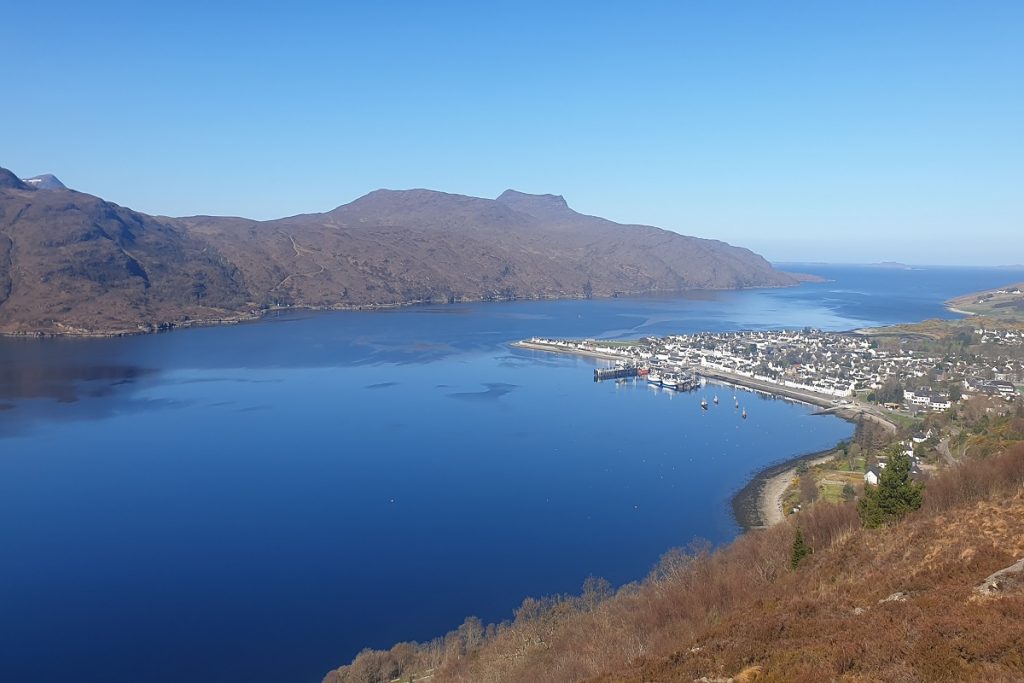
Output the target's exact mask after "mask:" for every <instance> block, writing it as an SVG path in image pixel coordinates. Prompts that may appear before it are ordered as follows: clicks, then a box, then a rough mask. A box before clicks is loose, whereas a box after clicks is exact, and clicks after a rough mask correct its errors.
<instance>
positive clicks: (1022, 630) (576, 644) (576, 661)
mask: <svg viewBox="0 0 1024 683" xmlns="http://www.w3.org/2000/svg"><path fill="white" fill-rule="evenodd" d="M797 522H798V523H799V525H800V527H801V529H802V531H803V535H804V538H805V540H806V541H807V542H808V543H809V544H810V546H811V547H812V548H813V551H814V553H813V555H811V556H810V557H807V558H806V559H804V560H803V562H801V564H800V567H799V569H797V570H795V571H793V570H791V569H790V559H791V557H790V551H791V548H792V545H793V539H794V535H795V525H796V523H797ZM1022 557H1024V443H1011V444H1010V445H1009V446H1007V447H1006V448H1005V449H1004V451H1003V452H1002V453H1001V454H999V455H996V456H993V457H988V458H984V459H969V460H968V461H966V462H965V463H964V464H962V465H960V466H958V467H956V468H953V469H951V470H948V471H946V472H944V473H942V474H941V475H939V476H936V477H934V478H933V479H932V480H931V481H930V482H929V484H928V487H927V490H926V495H925V502H924V506H923V507H922V508H921V509H920V510H919V511H917V512H915V513H913V514H911V515H909V516H908V517H907V518H906V519H905V520H904V521H903V522H901V523H899V524H897V525H894V526H889V527H886V528H882V529H876V530H867V529H861V528H860V526H859V524H858V519H857V513H856V511H855V508H854V506H853V505H852V504H843V505H833V504H826V503H819V504H816V505H814V506H811V507H810V508H809V509H807V510H806V511H805V512H803V513H801V514H800V515H799V516H798V519H797V518H791V519H790V520H788V521H787V522H785V523H782V524H779V525H776V526H775V527H772V528H770V529H767V530H764V531H758V532H752V533H748V534H746V535H744V536H742V537H740V538H739V539H737V540H736V541H735V542H734V543H733V544H731V545H730V546H728V547H725V548H723V549H720V550H718V551H716V552H711V551H709V549H708V548H706V547H699V546H698V547H693V548H690V549H688V550H687V551H673V552H670V553H669V554H667V555H666V556H665V557H664V558H663V560H662V562H661V563H660V565H659V566H658V567H657V569H656V570H655V571H654V572H653V573H652V574H651V575H650V576H649V577H647V578H646V579H645V580H644V581H643V582H641V583H639V584H631V585H627V586H625V587H623V588H621V589H620V590H619V591H618V592H616V593H614V594H612V593H611V592H610V591H609V590H608V588H607V585H606V584H604V583H603V582H601V581H598V580H592V581H590V582H588V584H587V586H585V590H584V592H583V594H582V595H581V596H574V597H564V596H558V597H553V598H547V599H544V600H540V601H537V600H527V601H525V602H524V603H523V605H522V607H521V608H520V610H519V611H518V612H517V614H516V618H515V620H514V621H512V622H509V623H503V624H500V625H497V626H488V627H487V628H486V629H485V628H483V627H482V626H481V625H480V623H479V622H478V621H476V620H473V619H470V620H467V622H466V623H465V624H463V626H462V627H460V629H459V630H457V631H454V632H452V633H450V634H448V636H446V637H445V638H442V639H438V640H436V641H434V642H432V643H428V644H425V645H415V644H409V643H403V644H399V645H397V646H395V647H394V648H393V649H392V650H391V651H390V652H386V651H385V652H374V651H365V652H363V653H361V654H360V655H359V656H358V657H357V658H356V660H355V661H354V662H353V664H352V665H351V666H348V667H342V668H341V669H339V670H337V671H333V672H331V673H329V674H328V675H327V677H326V678H325V679H324V680H325V683H350V682H359V683H368V682H374V683H377V682H384V681H391V680H396V679H397V680H402V681H408V680H431V681H433V682H434V683H440V682H442V681H460V682H463V681H464V682H469V681H472V682H474V683H497V682H498V681H502V682H518V681H521V682H523V683H526V682H530V683H545V682H552V683H554V682H556V681H557V682H559V683H563V682H565V681H595V682H600V683H612V682H621V683H626V682H629V683H641V682H659V683H666V682H669V681H696V680H701V681H718V680H720V681H727V680H757V681H797V682H799V681H821V680H838V681H879V680H884V681H963V680H979V681H982V680H984V681H1020V680H1024V592H1022V591H1021V590H1020V588H1019V586H1020V583H1019V582H1018V583H1017V584H1016V586H1017V587H1012V585H1011V588H1009V589H1007V590H1006V591H1005V592H1003V593H1000V594H997V595H996V596H995V597H991V596H981V595H979V594H977V593H976V592H975V591H974V590H973V589H974V587H975V586H976V585H978V584H979V583H980V582H982V581H983V580H984V579H985V578H986V577H987V576H989V575H990V574H992V573H993V572H995V571H997V570H999V569H1002V568H1004V567H1007V566H1008V565H1011V564H1013V563H1014V562H1015V561H1016V560H1018V559H1020V558H1022Z"/></svg>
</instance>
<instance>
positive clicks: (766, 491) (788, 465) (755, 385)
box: [511, 341, 898, 532]
mask: <svg viewBox="0 0 1024 683" xmlns="http://www.w3.org/2000/svg"><path fill="white" fill-rule="evenodd" d="M511 346H513V347H514V348H521V349H527V350H532V351H543V352H545V353H561V354H564V355H570V356H584V357H587V358H597V359H600V360H622V358H621V357H619V356H614V355H611V354H602V353H598V352H594V351H585V350H580V349H567V348H562V347H558V346H551V345H548V344H537V343H533V342H528V341H518V342H513V343H512V344H511ZM698 372H699V373H700V374H701V375H702V376H704V377H705V378H708V379H710V380H712V381H714V382H717V383H720V384H726V385H736V386H739V387H743V388H744V389H750V390H753V391H761V392H764V393H767V394H770V395H772V396H775V397H778V398H782V399H784V400H791V401H797V402H799V403H804V404H807V405H813V406H818V407H820V408H823V410H822V411H819V412H818V413H817V414H819V415H821V414H831V415H835V416H836V417H838V418H840V419H843V420H846V421H847V422H851V423H853V424H854V425H856V424H858V422H859V421H860V420H861V419H868V420H872V421H873V422H876V423H878V424H880V425H882V426H883V427H885V428H886V429H888V430H889V431H891V432H893V433H895V432H896V431H897V430H898V427H897V425H896V424H895V423H894V422H890V421H889V420H888V419H886V418H885V417H884V416H883V415H880V414H878V413H876V412H874V411H873V410H871V409H870V408H868V407H867V406H864V405H862V404H860V403H858V402H851V403H848V404H845V405H842V404H840V405H836V404H834V403H832V401H833V400H834V398H833V397H831V396H827V395H825V394H812V393H810V392H808V391H803V390H800V389H793V388H791V387H785V386H781V385H778V384H774V383H772V382H763V381H761V380H756V379H753V378H750V377H745V376H743V375H734V374H732V373H729V372H724V371H721V370H705V369H698ZM841 443H843V442H842V441H839V442H837V443H836V444H835V445H834V446H831V447H830V448H826V449H824V450H819V451H812V452H809V453H802V454H800V455H796V456H793V457H791V458H787V459H785V460H782V461H780V462H776V463H774V464H770V465H768V466H767V467H765V468H763V469H761V470H760V471H758V472H757V473H755V474H754V476H753V477H751V479H750V481H748V482H747V483H746V484H745V485H744V486H743V488H741V489H740V490H739V491H737V492H736V493H735V494H733V496H732V499H731V501H730V506H731V507H732V512H733V517H734V518H735V520H736V523H737V524H739V526H740V528H741V529H742V530H743V532H747V531H750V530H751V529H763V528H766V527H769V526H772V525H773V524H776V523H778V522H780V521H783V520H784V519H785V515H784V514H783V512H782V497H783V496H784V495H785V492H786V489H787V488H789V483H790V482H791V481H792V479H793V476H794V475H795V474H796V468H797V467H798V466H799V465H800V464H801V463H807V464H808V465H815V464H819V463H820V462H825V461H827V460H828V459H829V458H831V457H832V455H831V454H832V452H833V451H835V450H836V448H838V447H839V444H841Z"/></svg>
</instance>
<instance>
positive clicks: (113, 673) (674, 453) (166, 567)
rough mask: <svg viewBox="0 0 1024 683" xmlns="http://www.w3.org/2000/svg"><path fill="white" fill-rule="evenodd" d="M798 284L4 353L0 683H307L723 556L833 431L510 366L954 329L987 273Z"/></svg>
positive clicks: (585, 366)
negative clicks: (712, 553)
mask: <svg viewBox="0 0 1024 683" xmlns="http://www.w3.org/2000/svg"><path fill="white" fill-rule="evenodd" d="M800 269H802V270H804V271H811V272H815V273H818V274H820V275H822V276H824V277H826V278H828V279H829V280H830V282H826V283H821V284H808V285H803V286H801V287H798V288H793V289H782V290H752V291H744V292H704V293H695V294H693V295H690V296H688V297H684V298H652V299H628V300H627V299H612V300H603V301H597V300H595V301H564V302H515V303H508V304H490V305H465V306H460V305H456V306H441V307H422V308H410V309H405V310H398V311H387V312H375V313H337V314H306V313H301V312H297V313H292V314H288V315H281V316H279V317H274V318H269V319H267V320H265V321H263V322H260V323H256V324H251V325H241V326H235V327H219V328H218V327H212V328H205V329H193V330H185V331H180V332H174V333H170V334H162V335H154V336H146V337H134V338H122V339H110V340H91V341H84V340H59V339H55V340H41V341H40V340H3V341H0V548H2V549H3V562H2V564H0V679H2V680H12V681H49V680H59V679H74V678H75V677H80V676H84V677H85V679H87V680H104V681H108V682H110V683H118V682H121V681H124V682H127V681H140V680H145V681H153V682H157V683H159V682H163V681H167V682H170V681H175V682H178V681H185V680H197V681H237V680H244V681H248V682H263V681H266V682H268V683H269V682H270V681H295V682H296V683H299V682H300V681H317V680H319V678H320V676H321V675H322V674H323V673H324V672H325V671H326V670H327V669H329V668H331V667H333V666H336V665H337V664H338V663H339V662H343V661H346V660H347V659H349V658H351V656H352V655H353V654H354V653H355V652H356V651H357V650H358V649H359V648H360V647H362V646H365V645H370V646H386V645H390V644H391V643H393V642H395V641H398V640H403V639H429V638H431V637H433V636H436V635H440V634H442V633H443V632H444V631H446V630H448V629H449V628H454V627H455V626H457V625H458V623H460V622H461V621H462V619H463V618H464V617H465V616H467V615H469V614H476V615H478V616H480V617H481V618H483V619H484V620H485V621H488V620H500V619H504V618H508V617H510V616H511V614H512V610H513V609H514V608H515V607H516V606H517V605H518V603H519V602H520V601H521V600H522V599H523V598H524V597H526V596H528V595H534V596H536V595H541V594H545V593H553V592H566V591H575V590H578V588H579V586H580V584H582V582H583V580H584V579H585V578H586V577H587V576H589V575H598V576H604V577H606V578H608V579H609V580H611V581H612V582H613V583H615V584H621V583H624V582H628V581H630V580H633V579H638V578H640V577H642V576H643V575H644V574H645V573H646V572H647V571H648V570H649V569H650V568H651V566H652V565H653V564H654V563H655V562H656V561H657V559H658V557H659V555H660V554H661V553H663V552H664V551H665V550H667V549H669V548H670V547H673V546H679V545H685V544H686V543H688V542H690V541H691V540H692V539H693V538H695V537H701V538H706V539H708V540H710V541H711V542H713V543H719V542H723V541H726V540H728V539H730V538H732V537H733V536H735V534H736V533H738V531H739V529H738V527H737V525H736V523H735V521H734V520H733V518H732V517H731V511H730V506H729V500H730V497H731V496H732V494H733V493H734V492H735V491H736V490H737V489H739V488H740V487H742V486H743V484H744V483H746V481H747V480H749V478H750V477H751V476H752V475H753V474H754V473H755V472H757V471H758V470H759V469H761V468H763V467H764V466H766V465H767V464H769V463H771V462H774V461H778V460H780V459H784V458H788V457H791V456H793V455H796V454H798V453H802V452H807V451H812V450H817V449H820V448H823V447H827V446H830V445H831V444H833V443H835V442H836V441H837V440H839V439H842V438H845V437H847V436H848V435H849V434H850V433H851V432H852V427H851V425H849V424H848V423H845V422H843V421H841V420H839V419H837V418H834V417H822V416H813V415H812V414H811V413H812V409H810V408H809V407H806V406H802V405H797V404H791V403H786V402H783V401H779V400H771V399H764V398H759V397H757V396H755V395H754V394H751V393H748V392H740V393H739V398H740V401H741V403H742V404H743V405H744V407H746V408H747V410H748V413H749V418H748V419H747V420H741V419H740V417H739V415H738V414H737V412H736V410H735V409H734V408H733V405H732V403H731V401H723V405H721V406H717V407H715V408H713V409H712V410H709V411H707V412H704V411H702V410H700V408H699V405H698V401H699V395H698V394H673V393H668V392H663V391H660V390H658V391H656V390H653V389H650V388H648V387H647V386H645V385H643V384H633V383H615V382H606V383H601V384H596V385H595V384H594V383H593V382H592V381H591V376H592V373H591V370H592V368H593V367H594V362H593V361H589V360H586V359H577V358H566V357H558V356H550V355H547V354H543V353H533V352H524V351H518V350H512V349H510V348H509V346H508V344H509V342H511V341H513V340H516V339H521V338H526V337H530V336H533V335H541V336H552V337H596V338H630V337H638V336H642V335H648V334H656V335H660V334H667V333H670V332H689V331H695V330H702V329H706V330H723V329H749V328H763V327H804V326H812V327H820V328H824V329H833V330H841V329H850V328H856V327H862V326H871V325H879V324H885V323H893V322H901V321H907V320H916V319H921V318H926V317H937V316H943V317H952V314H950V313H948V312H946V311H945V310H944V309H943V307H942V305H941V302H942V301H943V300H945V299H947V298H949V297H952V296H954V295H957V294H962V293H965V292H969V291H974V290H979V289H984V288H987V287H993V286H998V285H1002V284H1006V283H1008V282H1013V281H1019V280H1021V279H1024V277H1022V275H1024V274H1022V273H1021V271H1019V270H1018V271H1011V270H998V269H939V268H930V269H918V270H894V269H881V268H867V267H824V266H823V267H811V266H802V267H801V268H800Z"/></svg>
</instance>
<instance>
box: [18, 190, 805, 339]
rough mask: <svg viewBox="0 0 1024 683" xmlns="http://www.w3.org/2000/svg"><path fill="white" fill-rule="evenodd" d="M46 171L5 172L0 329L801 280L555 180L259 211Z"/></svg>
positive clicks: (126, 326)
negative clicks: (551, 189) (255, 214)
mask: <svg viewBox="0 0 1024 683" xmlns="http://www.w3.org/2000/svg"><path fill="white" fill-rule="evenodd" d="M54 180H56V179H54ZM56 182H57V183H59V181H56ZM43 184H44V183H43V182H42V181H40V182H39V183H35V184H34V185H33V184H29V183H26V182H22V181H21V180H19V179H18V178H17V177H16V176H14V174H12V173H10V172H9V171H2V172H0V332H3V333H15V334H90V333H93V334H120V333H128V332H137V331H144V330H150V329H155V328H159V327H171V326H176V325H183V324H193V323H196V322H209V321H215V320H231V319H239V318H242V317H248V316H253V315H258V314H259V312H260V311H261V310H266V309H268V308H272V307H279V306H300V307H316V308H347V307H363V306H379V305H400V304H407V303H417V302H427V301H431V302H455V301H474V300H493V299H514V298H574V297H575V298H579V297H590V296H596V297H607V296H616V295H624V294H645V293H658V292H665V293H668V292H679V291H683V290H692V289H735V288H743V287H778V286H788V285H792V284H795V283H796V280H795V279H794V278H793V277H792V276H790V275H788V274H785V273H781V272H779V271H777V270H775V269H774V268H772V266H771V265H770V264H769V263H768V262H767V261H765V260H764V259H763V258H761V257H760V256H758V255H756V254H754V253H753V252H750V251H748V250H746V249H742V248H739V247H733V246H730V245H728V244H725V243H724V242H718V241H714V240H707V239H698V238H695V237H686V236H683V235H679V234H677V233H674V232H670V231H667V230H662V229H660V228H655V227H651V226H643V225H621V224H618V223H614V222H612V221H608V220H605V219H603V218H598V217H594V216H586V215H583V214H580V213H577V212H575V211H573V210H572V209H571V208H569V206H568V205H567V204H566V202H565V200H564V199H563V198H562V197H559V196H556V195H531V194H524V193H521V192H516V191H513V190H508V191H506V192H504V193H503V194H502V195H501V196H500V197H498V198H497V199H481V198H478V197H468V196H463V195H456V194H447V193H444V192H436V191H432V190H402V191H396V190H378V191H375V192H371V193H370V194H368V195H366V196H364V197H360V198H359V199H356V200H355V201H353V202H351V203H349V204H345V205H342V206H339V207H337V208H335V209H333V210H331V211H328V212H326V213H314V214H302V215H298V216H291V217H288V218H281V219H277V220H270V221H256V220H251V219H247V218H237V217H220V216H191V217H185V218H169V217H156V216H148V215H146V214H142V213H139V212H136V211H132V210H130V209H127V208H124V207H120V206H117V205H116V204H112V203H110V202H107V201H104V200H102V199H100V198H98V197H94V196H91V195H87V194H83V193H80V192H75V191H73V190H68V189H66V188H64V187H63V185H61V186H60V187H56V186H54V189H47V190H45V191H43V190H41V189H39V188H40V187H42V186H43ZM47 186H51V184H50V183H47Z"/></svg>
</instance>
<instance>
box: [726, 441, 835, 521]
mask: <svg viewBox="0 0 1024 683" xmlns="http://www.w3.org/2000/svg"><path fill="white" fill-rule="evenodd" d="M841 443H843V442H842V441H839V442H837V443H836V445H835V446H832V447H831V448H826V449H824V450H820V451H812V452H810V453H804V454H802V455H798V456H796V457H793V458H789V459H787V460H783V461H781V462H777V463H775V464H774V465H768V467H765V468H764V469H763V470H761V471H760V472H758V473H757V474H755V475H754V477H753V478H752V479H751V480H750V481H748V482H747V483H746V485H745V486H744V487H743V488H741V489H740V490H739V491H737V492H736V493H735V494H733V497H732V500H731V505H732V514H733V517H735V518H736V523H737V524H739V526H740V528H741V529H742V530H743V532H744V533H745V532H747V531H750V530H752V529H766V528H768V527H770V526H773V525H775V524H777V523H779V522H781V521H783V520H785V518H786V515H785V513H784V512H783V511H782V499H783V496H785V495H786V490H787V489H789V485H790V483H791V482H792V481H793V477H794V476H796V469H797V467H799V466H800V465H801V464H803V463H806V464H807V465H808V466H810V467H813V466H814V465H820V464H822V463H824V462H827V461H828V460H831V459H832V457H833V456H832V453H833V452H834V451H835V450H836V448H837V447H838V446H839V444H841Z"/></svg>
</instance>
